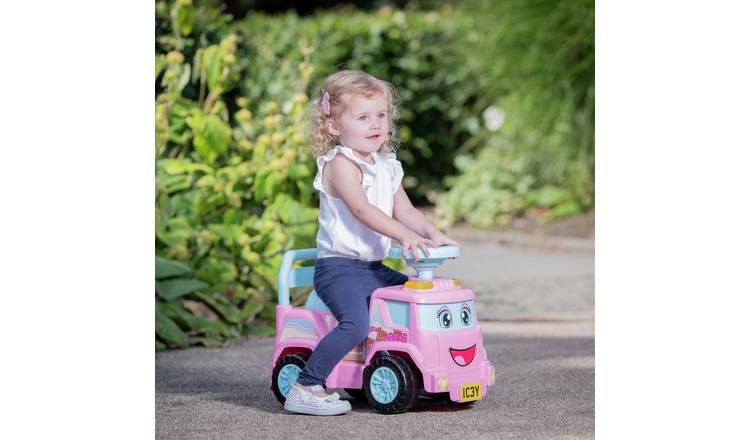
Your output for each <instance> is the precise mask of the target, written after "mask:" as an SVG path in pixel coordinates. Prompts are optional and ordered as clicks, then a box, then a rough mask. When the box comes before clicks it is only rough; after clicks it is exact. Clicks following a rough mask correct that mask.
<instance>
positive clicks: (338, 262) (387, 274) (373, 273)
mask: <svg viewBox="0 0 750 440" xmlns="http://www.w3.org/2000/svg"><path fill="white" fill-rule="evenodd" d="M408 280H409V277H407V276H406V275H404V274H402V273H399V272H396V271H395V270H393V269H391V268H389V267H388V266H385V265H384V264H383V262H382V261H362V260H354V259H351V258H344V257H327V258H319V259H318V260H316V261H315V276H314V277H313V286H314V287H315V292H316V293H317V294H318V296H319V297H320V299H321V300H322V301H323V302H324V303H325V305H326V306H328V308H329V309H330V310H331V313H332V314H333V316H334V317H335V318H336V320H337V321H338V325H337V326H336V327H335V328H334V329H333V330H331V332H330V333H328V334H327V335H326V336H325V337H324V338H323V339H321V340H320V342H319V343H318V346H317V347H315V351H313V353H312V355H311V356H310V358H309V359H308V360H307V363H306V364H305V368H303V369H302V371H301V372H300V374H299V377H298V378H297V383H299V384H300V385H305V386H307V385H316V384H320V385H323V384H325V382H326V378H327V377H328V375H329V374H331V371H333V369H334V367H336V364H338V363H339V361H340V360H341V359H342V358H343V357H344V356H346V354H347V353H349V352H350V351H351V350H352V349H353V348H354V347H356V346H357V345H359V344H361V343H362V342H363V341H364V340H365V339H367V333H368V332H369V329H370V316H369V310H370V296H371V295H372V292H373V291H374V290H375V289H378V288H380V287H388V286H396V285H401V284H404V283H405V282H407V281H408Z"/></svg>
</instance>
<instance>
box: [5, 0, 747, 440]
mask: <svg viewBox="0 0 750 440" xmlns="http://www.w3.org/2000/svg"><path fill="white" fill-rule="evenodd" d="M596 6H597V9H596V226H597V228H596V427H597V435H598V436H599V437H600V438H602V439H618V438H623V439H632V438H639V439H642V438H658V439H661V438H729V437H732V438H741V437H744V438H747V435H748V432H749V431H750V430H749V429H748V427H747V420H746V416H747V409H748V404H747V398H748V395H750V387H749V386H748V374H749V373H750V364H749V363H748V360H747V358H748V357H747V355H746V354H747V351H748V350H747V347H748V343H747V337H748V336H749V335H750V332H749V331H748V330H749V329H748V320H749V318H748V300H747V297H748V295H749V294H750V286H749V284H750V283H749V282H748V273H749V272H750V264H749V263H750V258H749V257H748V249H749V247H750V240H749V239H748V217H749V215H748V214H750V212H749V211H750V210H749V209H748V201H749V197H748V190H750V185H749V184H748V175H750V173H748V170H747V168H748V166H749V164H748V157H749V156H750V154H748V148H749V147H750V141H749V140H748V128H749V127H750V85H749V82H748V81H749V79H750V68H749V67H748V53H750V50H749V47H748V46H749V45H750V44H749V43H748V42H750V26H748V25H747V23H748V17H749V16H750V14H748V12H749V11H748V7H747V6H746V3H744V2H729V1H714V2H705V3H699V2H685V1H682V2H678V1H672V2H658V4H657V2H653V1H629V2H598V3H597V5H596ZM0 42H2V43H0V44H1V46H0V47H2V52H0V56H1V57H2V62H0V85H2V95H0V105H1V106H0V108H2V117H1V118H0V128H2V132H0V191H2V192H1V193H0V196H1V198H0V203H1V204H0V207H1V208H0V210H1V215H0V231H1V233H2V235H1V236H0V248H1V249H2V251H1V252H0V258H1V259H2V260H1V261H0V274H2V281H1V284H0V292H1V293H2V306H1V307H2V308H1V309H0V310H2V313H1V314H0V316H1V317H0V326H2V327H0V329H1V330H2V333H1V334H2V336H3V339H2V340H3V346H2V361H1V362H0V368H2V372H1V374H0V380H1V381H2V382H1V384H0V395H1V396H2V401H3V410H2V411H3V415H2V417H1V419H2V422H1V423H0V437H1V438H68V437H76V438H96V439H100V438H109V439H112V438H117V439H120V438H122V439H144V438H153V436H154V342H153V341H154V336H153V335H154V329H153V326H154V311H153V293H152V292H153V279H154V278H153V270H154V260H153V256H154V238H153V237H154V203H153V201H154V163H153V160H154V157H153V155H154V153H153V152H154V147H153V142H154V122H153V118H154V85H153V84H154V82H153V81H154V79H153V74H154V10H153V3H151V2H100V1H99V2H95V1H88V2H59V1H58V2H5V3H4V5H3V6H2V10H0Z"/></svg>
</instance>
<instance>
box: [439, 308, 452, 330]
mask: <svg viewBox="0 0 750 440" xmlns="http://www.w3.org/2000/svg"><path fill="white" fill-rule="evenodd" d="M438 321H439V322H440V327H443V328H450V326H451V325H452V324H453V317H452V316H451V312H449V311H448V310H444V311H442V312H440V314H439V315H438Z"/></svg>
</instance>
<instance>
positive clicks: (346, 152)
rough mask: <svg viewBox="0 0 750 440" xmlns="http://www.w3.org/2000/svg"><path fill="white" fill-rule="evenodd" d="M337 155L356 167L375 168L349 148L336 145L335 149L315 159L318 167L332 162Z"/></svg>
mask: <svg viewBox="0 0 750 440" xmlns="http://www.w3.org/2000/svg"><path fill="white" fill-rule="evenodd" d="M339 154H341V155H343V156H345V157H347V158H348V159H349V160H351V161H352V162H354V163H356V164H358V165H361V166H364V167H365V168H367V169H373V168H374V166H375V164H372V163H369V162H367V161H365V160H363V159H362V158H360V157H358V156H357V155H356V154H355V153H354V151H352V149H351V148H349V147H345V146H343V145H336V146H335V147H333V148H331V149H330V150H328V151H327V152H326V153H325V154H323V155H321V156H318V157H317V158H316V161H317V162H318V166H319V167H321V166H323V165H325V163H326V162H330V161H332V160H333V159H334V158H335V157H336V156H337V155H339Z"/></svg>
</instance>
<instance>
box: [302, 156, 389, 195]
mask: <svg viewBox="0 0 750 440" xmlns="http://www.w3.org/2000/svg"><path fill="white" fill-rule="evenodd" d="M337 154H343V155H344V156H346V157H348V158H349V159H351V160H353V161H354V162H355V163H356V164H357V165H359V168H360V169H361V170H362V186H363V187H367V186H370V185H372V184H373V183H375V171H376V165H375V164H373V163H367V162H365V161H364V160H362V159H360V158H359V157H358V156H357V155H356V154H354V151H352V149H351V148H349V147H345V146H343V145H336V146H335V147H333V148H331V149H330V150H328V152H327V153H326V154H324V155H322V156H318V157H317V158H316V159H315V160H316V162H317V164H318V173H317V174H316V175H315V180H313V187H314V188H315V189H317V190H318V191H320V192H322V193H325V190H324V189H323V168H324V167H325V164H326V163H328V162H330V161H332V160H333V158H334V157H336V155H337Z"/></svg>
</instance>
